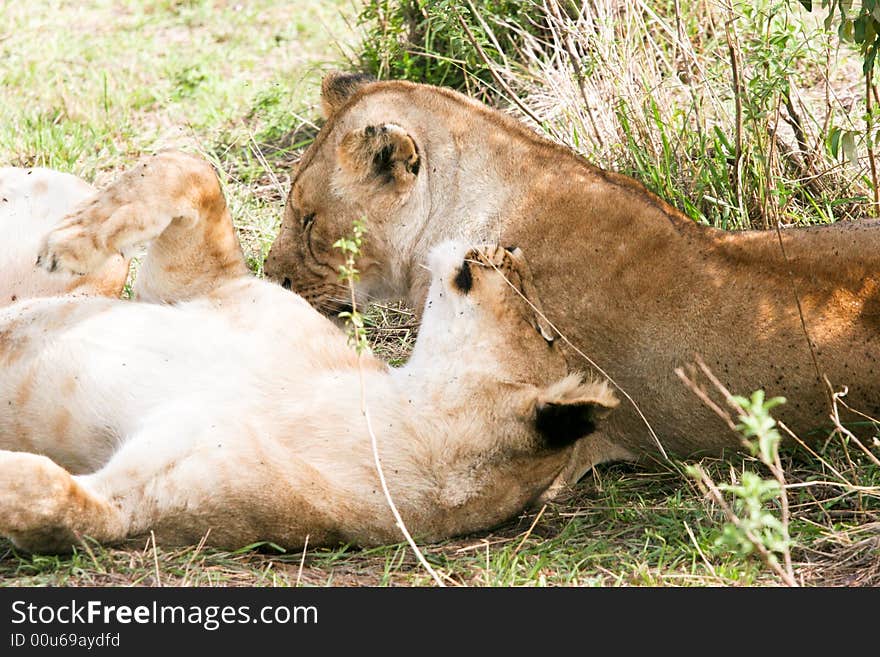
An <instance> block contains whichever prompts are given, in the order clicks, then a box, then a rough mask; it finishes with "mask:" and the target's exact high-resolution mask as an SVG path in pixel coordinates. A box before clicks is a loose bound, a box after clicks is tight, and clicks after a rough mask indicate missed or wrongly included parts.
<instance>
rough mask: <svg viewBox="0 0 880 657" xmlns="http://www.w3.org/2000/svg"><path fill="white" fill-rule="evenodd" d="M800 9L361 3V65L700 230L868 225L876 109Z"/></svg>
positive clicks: (842, 56) (664, 2)
mask: <svg viewBox="0 0 880 657" xmlns="http://www.w3.org/2000/svg"><path fill="white" fill-rule="evenodd" d="M802 4H803V3H799V2H795V1H794V0H754V1H749V2H742V1H734V0H731V1H730V2H728V1H723V2H719V1H717V0H632V1H631V2H621V1H619V0H590V1H589V2H586V1H585V2H573V1H566V0H522V1H520V2H516V3H512V2H508V3H505V2H500V1H499V2H476V1H474V0H471V1H466V2H456V3H450V2H446V1H443V0H418V1H416V2H404V1H402V0H383V1H379V0H373V1H371V2H368V3H367V5H366V9H365V10H364V12H363V13H362V14H361V23H362V26H363V28H364V31H365V35H366V36H367V37H368V38H367V39H366V41H365V42H364V43H365V45H364V46H363V52H364V62H365V64H366V65H367V67H368V68H369V69H371V70H372V71H373V72H375V73H377V74H378V75H379V76H380V77H396V78H406V79H411V80H415V81H420V82H431V83H435V84H446V85H448V86H454V87H456V88H459V89H463V90H465V91H467V92H469V93H471V94H472V95H477V96H478V97H482V98H488V99H491V100H492V101H493V102H494V103H496V104H498V105H501V106H506V107H509V108H511V111H513V112H515V113H517V114H519V115H520V116H521V117H522V118H523V119H525V120H526V121H527V122H530V123H531V124H532V125H533V126H534V127H535V128H536V129H538V130H540V131H542V132H544V133H545V134H546V135H548V136H549V137H551V138H552V139H555V140H556V141H559V142H561V143H563V144H565V145H567V146H570V147H571V148H573V149H574V150H576V151H577V152H579V153H581V154H582V155H584V156H585V157H587V158H588V159H589V160H590V161H592V162H594V163H596V164H598V165H600V166H602V167H605V168H611V169H615V170H618V171H621V172H623V173H627V174H629V175H632V176H633V177H635V178H637V179H639V180H641V181H642V182H643V183H645V184H646V185H647V186H648V188H649V189H651V190H652V191H654V192H656V193H657V194H659V195H660V196H661V197H663V198H664V199H666V200H667V201H669V202H671V203H673V204H674V205H676V206H677V207H678V208H679V209H681V210H682V211H683V212H684V213H685V214H687V215H688V216H689V217H691V218H692V219H693V220H694V221H697V222H700V223H705V224H709V225H713V226H718V227H721V228H726V229H738V228H770V227H775V226H777V225H779V224H782V225H787V224H815V223H830V222H832V221H835V220H838V219H845V218H853V217H860V216H866V215H872V214H874V208H873V201H872V197H873V191H874V190H873V188H874V187H875V185H874V184H873V178H872V175H871V167H870V165H871V161H872V159H873V158H872V157H871V156H872V155H873V141H874V140H875V139H876V135H873V134H872V129H873V128H872V126H876V124H877V121H876V120H874V121H873V122H872V120H871V119H872V112H873V111H874V109H873V108H872V107H871V104H872V101H874V102H873V105H874V106H876V105H878V103H876V102H875V101H876V98H874V99H872V96H871V94H865V93H864V77H863V73H862V69H863V58H862V56H860V53H859V51H858V45H859V44H858V42H856V40H855V37H853V39H847V38H846V35H847V34H849V33H851V32H852V25H853V22H852V21H850V23H849V25H850V28H848V29H850V32H847V31H846V30H845V29H843V30H838V29H836V22H835V21H834V20H832V21H829V20H823V19H825V18H826V17H827V14H828V12H827V11H823V9H822V8H821V7H819V6H818V5H819V3H816V4H817V7H816V9H815V10H814V11H807V10H806V9H805V8H804V7H803V6H802ZM507 5H516V11H510V12H504V11H503V9H504V8H505V7H506V6H507ZM835 7H836V10H837V11H839V4H837V3H835ZM838 18H839V17H838V16H837V15H836V14H835V20H837V19H838ZM839 32H840V33H839ZM440 33H442V34H443V38H439V37H438V36H437V35H438V34H440ZM851 42H852V43H851ZM872 65H873V64H872Z"/></svg>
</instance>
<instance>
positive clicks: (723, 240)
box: [266, 74, 880, 478]
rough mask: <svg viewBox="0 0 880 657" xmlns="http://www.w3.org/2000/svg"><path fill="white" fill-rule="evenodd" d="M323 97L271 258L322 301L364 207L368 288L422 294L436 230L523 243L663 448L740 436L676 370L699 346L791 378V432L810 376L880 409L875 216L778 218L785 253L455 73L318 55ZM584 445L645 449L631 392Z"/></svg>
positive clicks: (772, 235) (816, 412)
mask: <svg viewBox="0 0 880 657" xmlns="http://www.w3.org/2000/svg"><path fill="white" fill-rule="evenodd" d="M322 101H323V107H324V112H325V114H326V118H327V122H326V124H325V125H324V127H323V128H322V129H321V131H320V133H319V135H318V137H317V139H316V141H315V143H314V144H313V145H312V146H311V147H310V148H309V150H308V151H307V152H306V153H305V155H304V156H303V158H302V160H301V162H300V164H299V167H298V169H297V171H296V173H295V176H294V178H293V181H292V184H291V189H290V195H289V198H288V200H287V206H286V208H285V214H284V222H283V224H282V226H281V230H280V233H279V235H278V238H277V240H276V242H275V243H274V245H273V247H272V250H271V252H270V253H269V257H268V259H267V261H266V272H267V274H268V275H269V276H270V277H272V278H274V279H275V280H278V281H280V282H282V283H283V284H285V285H288V286H292V288H293V289H294V290H295V291H297V292H299V293H300V294H302V295H303V296H304V297H305V298H306V299H308V300H309V301H310V302H311V303H313V304H314V305H316V306H317V307H319V308H322V309H323V310H324V311H325V312H330V313H332V312H335V311H337V310H338V308H339V304H338V301H337V300H338V298H339V297H340V291H339V289H338V282H337V280H336V278H335V271H336V266H337V264H338V262H339V256H338V255H337V254H336V253H335V252H334V250H333V248H332V245H333V243H334V241H335V240H336V239H337V238H338V237H339V236H340V235H342V234H343V233H344V232H345V231H346V229H347V227H348V226H349V225H350V224H351V221H352V219H354V218H356V217H361V216H364V217H366V218H367V226H368V229H369V231H370V236H371V240H370V243H369V244H368V245H367V249H366V250H365V252H364V255H363V258H362V260H361V263H360V267H361V270H362V271H363V276H362V278H361V283H360V291H361V293H362V295H363V299H365V300H366V299H369V298H372V297H405V298H408V299H409V301H410V303H411V304H413V306H414V307H418V306H419V304H420V303H421V300H422V299H423V298H424V296H425V292H426V290H427V288H428V277H427V275H426V273H425V272H423V271H422V270H421V269H420V268H419V267H418V266H417V263H418V262H420V261H421V259H422V258H423V257H424V254H425V253H426V252H427V251H428V250H429V249H430V248H431V247H432V245H434V244H436V243H437V242H439V241H441V240H444V239H448V238H450V237H455V238H462V239H465V240H485V239H490V240H492V241H496V240H498V241H500V242H501V243H502V244H509V245H518V246H522V247H523V248H524V249H526V250H527V252H528V254H529V259H530V262H531V265H532V270H533V272H534V277H535V286H536V288H537V290H538V293H539V294H540V296H541V298H542V299H543V300H544V305H545V307H546V309H547V316H548V318H549V319H550V321H551V322H552V323H553V324H554V325H555V326H556V327H558V329H559V330H560V331H561V332H562V333H563V334H564V335H565V336H567V337H568V338H569V339H570V340H571V341H572V342H573V343H574V344H575V345H576V346H578V347H579V348H580V349H582V350H583V351H584V352H585V353H586V354H587V355H588V356H589V357H590V358H591V359H592V360H593V361H594V362H595V363H596V364H597V365H598V366H599V367H601V368H603V369H604V370H605V371H606V372H608V374H609V375H610V376H611V377H612V379H613V380H614V381H616V383H618V384H619V385H620V387H621V388H622V389H623V390H625V391H627V392H628V393H629V394H630V395H631V396H632V397H633V399H634V401H635V402H636V403H637V404H638V406H639V407H640V408H641V410H642V411H643V412H644V415H645V416H646V418H647V421H648V422H649V423H650V425H651V426H652V427H653V429H654V430H655V431H656V432H657V434H658V435H659V439H660V441H661V442H662V444H663V445H664V446H665V448H666V450H667V451H669V452H674V453H678V454H680V455H684V454H692V453H697V452H703V451H717V450H719V449H721V448H724V447H728V446H736V445H737V440H736V438H735V436H733V435H732V434H731V433H730V432H729V431H728V430H727V429H726V428H725V427H724V425H722V424H721V422H720V421H719V420H718V419H717V418H716V417H715V416H714V414H713V413H712V412H711V411H710V410H708V409H707V408H706V407H705V406H704V405H703V404H702V402H701V401H700V400H699V399H697V397H696V396H695V395H693V394H692V393H691V392H690V391H689V390H687V389H686V388H685V387H684V386H683V385H682V384H681V382H680V381H679V380H678V378H677V377H676V375H675V369H676V368H677V367H680V366H685V365H686V364H688V363H691V362H693V359H694V356H695V355H700V356H702V358H703V359H704V360H705V362H706V363H707V365H708V366H709V367H710V368H711V369H712V370H713V371H714V373H715V374H716V375H717V376H718V377H720V378H721V380H722V381H723V382H724V383H725V384H726V385H727V386H728V388H729V389H731V390H733V391H735V392H748V391H751V390H753V389H756V388H764V389H765V390H766V392H767V393H768V394H769V395H783V396H785V397H787V398H788V403H787V404H786V405H785V406H783V407H780V408H779V409H777V412H776V415H777V416H778V417H779V418H780V419H782V420H784V421H785V422H786V423H787V424H788V425H789V426H790V427H792V428H793V429H795V430H796V431H797V432H799V433H801V435H802V437H804V438H809V437H811V433H810V432H811V431H812V430H815V429H817V428H820V427H821V426H822V425H823V424H827V419H828V414H829V403H828V401H827V389H826V386H825V384H824V383H823V382H822V380H821V378H820V376H821V377H826V376H827V378H828V379H829V380H830V382H831V383H832V384H833V385H834V386H836V387H837V388H838V389H839V388H840V387H842V386H849V390H850V392H849V397H848V398H847V401H848V403H849V404H850V405H851V406H855V407H856V408H859V409H860V410H862V411H864V412H867V413H871V414H873V415H874V416H875V417H876V416H877V413H878V411H880V225H878V223H877V222H876V221H869V222H863V223H845V224H837V225H833V226H828V227H815V228H791V229H785V230H783V231H782V242H783V243H784V248H785V254H786V255H787V260H786V258H785V257H784V256H783V252H782V250H781V249H780V244H779V240H778V238H777V234H776V232H775V231H769V232H758V231H744V232H737V233H730V232H723V231H721V230H717V229H714V228H709V227H706V226H702V225H698V224H696V223H694V222H693V221H691V220H690V219H688V218H687V217H685V216H684V215H682V214H681V213H680V212H678V211H677V210H675V209H674V208H672V207H670V206H669V205H667V204H666V203H664V202H663V201H662V200H660V199H659V198H658V197H656V196H655V195H654V194H652V193H650V192H648V191H647V190H646V189H645V188H644V187H643V186H642V185H641V184H639V183H637V182H635V181H634V180H632V179H631V178H628V177H626V176H623V175H619V174H615V173H610V172H608V171H604V170H602V169H599V168H597V167H595V166H593V165H591V164H589V163H588V162H586V161H585V160H584V159H583V158H581V157H579V156H578V155H576V154H575V153H574V152H572V151H571V150H569V149H567V148H565V147H562V146H560V145H557V144H554V143H551V142H550V141H548V140H546V139H544V138H542V137H540V136H538V135H537V134H535V133H534V132H533V131H531V130H529V129H528V128H526V127H525V126H523V125H521V124H520V123H519V122H517V121H516V120H514V119H512V118H510V117H507V116H505V115H504V114H502V113H500V112H498V111H495V110H493V109H490V108H488V107H486V106H485V105H483V104H481V103H478V102H476V101H474V100H472V99H469V98H467V97H465V96H463V95H461V94H458V93H455V92H453V91H450V90H447V89H442V88H437V87H433V86H428V85H419V84H412V83H407V82H395V81H391V82H372V81H370V80H368V79H366V78H365V77H363V76H349V75H341V74H332V75H330V76H328V77H327V78H326V79H325V80H324V83H323V93H322ZM795 291H797V295H798V296H797V297H796V295H795ZM798 298H799V300H800V304H801V308H802V311H803V321H804V324H805V327H804V326H802V325H801V318H800V314H799V311H798V301H797V299H798ZM805 332H806V334H808V335H809V338H810V340H811V341H812V344H813V349H814V352H815V359H816V364H814V362H813V356H812V355H811V350H810V346H809V344H808V342H807V338H806V336H805ZM567 357H568V358H569V362H570V364H573V365H576V366H577V367H585V366H586V363H585V362H584V360H582V359H581V357H580V356H578V355H576V354H574V353H572V352H568V356H567ZM812 435H818V436H823V435H827V433H825V434H822V433H821V432H817V433H815V434H812ZM589 444H590V446H591V448H592V450H593V451H592V453H590V454H585V455H583V457H582V460H581V462H580V463H579V464H577V467H574V468H573V470H572V473H571V478H576V477H577V476H579V475H580V474H581V473H582V472H584V471H585V470H586V469H588V468H589V467H590V466H591V465H593V464H595V463H599V462H601V461H604V460H608V459H617V458H634V457H638V456H640V455H642V454H644V453H646V452H652V451H655V450H656V449H657V446H656V443H655V441H654V439H653V438H652V436H651V435H650V433H649V431H648V430H647V427H646V423H645V422H644V421H643V420H642V418H641V417H640V416H639V415H638V413H637V412H636V409H635V406H634V405H633V404H631V403H629V402H628V401H627V402H625V403H623V404H622V405H621V407H620V408H619V409H618V411H617V412H615V414H614V416H613V417H612V418H609V421H608V423H607V424H606V425H605V429H604V431H603V436H602V438H601V439H600V437H598V436H596V437H594V438H593V439H592V440H591V441H590V442H589Z"/></svg>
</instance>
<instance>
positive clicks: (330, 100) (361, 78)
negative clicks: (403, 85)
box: [321, 71, 376, 119]
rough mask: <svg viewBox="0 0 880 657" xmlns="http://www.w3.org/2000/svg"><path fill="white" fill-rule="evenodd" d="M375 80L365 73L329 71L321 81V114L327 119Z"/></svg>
mask: <svg viewBox="0 0 880 657" xmlns="http://www.w3.org/2000/svg"><path fill="white" fill-rule="evenodd" d="M375 81H376V79H375V78H374V77H373V76H371V75H367V74H366V73H343V72H342V71H330V72H329V73H328V74H327V75H325V76H324V79H323V80H321V112H322V113H323V114H324V118H325V119H329V118H330V117H331V116H333V115H334V114H335V113H336V111H337V110H338V109H339V108H340V107H342V105H343V103H345V101H347V100H348V99H349V98H350V97H351V96H352V95H353V94H354V92H356V91H357V90H358V89H360V88H361V87H364V86H366V85H368V84H370V83H371V82H375Z"/></svg>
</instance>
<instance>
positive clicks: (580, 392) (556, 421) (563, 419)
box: [535, 375, 618, 449]
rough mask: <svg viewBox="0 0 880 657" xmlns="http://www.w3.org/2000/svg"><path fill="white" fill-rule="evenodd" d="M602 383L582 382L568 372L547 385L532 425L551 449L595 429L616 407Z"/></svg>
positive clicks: (605, 385)
mask: <svg viewBox="0 0 880 657" xmlns="http://www.w3.org/2000/svg"><path fill="white" fill-rule="evenodd" d="M617 403H618V402H617V398H616V397H615V396H614V393H613V392H611V389H610V388H609V387H608V385H607V384H605V383H598V382H590V383H582V382H581V377H580V376H578V375H570V376H567V377H566V378H564V379H562V380H561V381H559V382H557V383H554V384H553V385H552V386H549V387H548V388H547V389H546V390H545V391H544V392H543V394H542V395H541V396H540V397H539V399H538V403H537V405H536V407H535V428H536V429H537V431H538V434H539V435H540V436H541V438H542V439H543V440H544V444H545V445H546V446H547V447H549V448H551V449H559V448H562V447H567V446H569V445H571V444H572V443H574V442H575V441H576V440H578V439H580V438H583V437H584V436H587V435H589V434H591V433H593V432H594V431H595V430H596V425H597V424H598V423H599V421H600V420H602V419H604V418H605V416H607V415H608V414H609V413H610V412H611V410H612V409H613V408H614V407H615V406H617Z"/></svg>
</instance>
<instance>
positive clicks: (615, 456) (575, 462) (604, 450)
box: [538, 431, 636, 504]
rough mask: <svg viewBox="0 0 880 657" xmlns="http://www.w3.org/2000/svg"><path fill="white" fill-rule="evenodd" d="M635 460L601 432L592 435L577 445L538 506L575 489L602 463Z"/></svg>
mask: <svg viewBox="0 0 880 657" xmlns="http://www.w3.org/2000/svg"><path fill="white" fill-rule="evenodd" d="M634 460H636V457H635V456H634V455H633V454H632V453H631V452H629V451H628V450H626V449H624V448H623V447H621V446H620V445H616V444H614V443H613V442H611V441H610V440H609V439H608V438H607V437H606V436H604V435H603V434H602V433H601V432H598V431H597V432H596V433H593V434H590V435H589V436H588V437H586V438H583V439H581V440H579V441H578V442H577V443H575V445H574V449H573V450H572V453H571V457H570V458H569V460H568V464H567V465H566V467H565V468H564V469H563V470H562V472H560V473H559V475H558V476H557V477H556V479H555V480H554V481H553V483H552V484H551V485H550V487H549V488H547V490H546V491H545V492H544V494H543V495H541V497H540V499H539V500H538V504H542V503H544V502H548V501H550V500H552V499H553V498H554V497H556V496H558V495H559V494H560V493H562V492H563V491H565V490H567V489H570V488H573V487H574V485H575V484H577V482H578V481H580V479H581V477H583V476H584V475H585V474H586V473H587V472H589V471H590V470H592V469H593V468H594V467H596V466H597V465H599V464H601V463H607V462H609V461H634Z"/></svg>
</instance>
